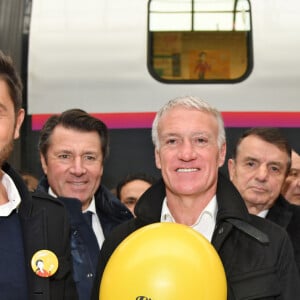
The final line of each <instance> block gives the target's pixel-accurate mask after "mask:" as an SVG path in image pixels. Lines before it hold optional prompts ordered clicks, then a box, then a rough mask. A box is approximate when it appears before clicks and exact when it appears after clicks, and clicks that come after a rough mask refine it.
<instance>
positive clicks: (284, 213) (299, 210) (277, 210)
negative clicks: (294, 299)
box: [266, 195, 300, 299]
mask: <svg viewBox="0 0 300 300" xmlns="http://www.w3.org/2000/svg"><path fill="white" fill-rule="evenodd" d="M266 219H269V220H271V221H273V222H274V223H276V224H278V225H279V226H281V227H283V228H284V229H285V230H286V231H287V233H288V235H289V237H290V239H291V241H292V244H293V248H294V253H295V259H296V263H297V267H298V270H299V273H300V206H298V205H293V204H290V203H289V202H288V201H287V200H285V199H284V197H283V196H281V195H280V196H279V197H278V199H277V200H276V202H275V203H274V205H273V206H272V207H271V208H270V210H269V212H268V214H267V216H266ZM299 299H300V296H299Z"/></svg>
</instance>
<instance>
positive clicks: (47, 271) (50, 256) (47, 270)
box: [31, 250, 58, 277]
mask: <svg viewBox="0 0 300 300" xmlns="http://www.w3.org/2000/svg"><path fill="white" fill-rule="evenodd" d="M31 268H32V270H33V272H34V273H35V274H36V275H37V276H40V277H50V276H52V275H53V274H55V272H56V271H57V269H58V259H57V257H56V255H55V254H54V253H53V252H52V251H50V250H39V251H37V252H36V253H35V254H34V255H33V256H32V259H31Z"/></svg>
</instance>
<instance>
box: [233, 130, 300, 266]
mask: <svg viewBox="0 0 300 300" xmlns="http://www.w3.org/2000/svg"><path fill="white" fill-rule="evenodd" d="M290 167H291V148H290V146H289V143H288V141H287V139H286V138H285V137H284V136H283V135H282V133H281V132H280V130H279V129H277V128H260V127H257V128H252V129H250V130H247V131H246V132H244V134H243V135H242V136H241V137H240V139H239V140H238V142H237V144H236V146H235V149H234V151H233V155H232V158H231V159H229V160H228V171H229V176H230V179H231V181H232V182H233V184H234V185H235V186H236V188H237V189H238V191H239V192H240V194H241V195H242V197H243V199H244V201H245V203H246V206H247V208H248V211H249V212H250V213H252V214H255V215H258V216H260V217H263V218H266V219H269V220H271V221H273V222H275V223H276V224H278V225H280V226H282V227H283V228H285V229H286V231H287V232H288V234H289V236H290V239H291V241H292V243H293V246H294V251H295V258H296V261H297V265H298V269H299V271H300V207H298V206H295V205H291V204H290V203H289V202H288V201H286V199H285V198H284V197H283V196H282V195H281V194H280V192H281V189H282V186H283V184H284V181H285V179H286V177H287V175H288V174H289V171H290Z"/></svg>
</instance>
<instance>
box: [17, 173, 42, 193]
mask: <svg viewBox="0 0 300 300" xmlns="http://www.w3.org/2000/svg"><path fill="white" fill-rule="evenodd" d="M20 174H21V176H22V178H23V180H24V182H25V183H26V185H27V187H28V190H29V191H30V192H34V191H35V190H36V188H37V186H38V183H39V180H38V179H37V178H36V177H35V176H34V175H32V174H30V173H28V172H25V171H20Z"/></svg>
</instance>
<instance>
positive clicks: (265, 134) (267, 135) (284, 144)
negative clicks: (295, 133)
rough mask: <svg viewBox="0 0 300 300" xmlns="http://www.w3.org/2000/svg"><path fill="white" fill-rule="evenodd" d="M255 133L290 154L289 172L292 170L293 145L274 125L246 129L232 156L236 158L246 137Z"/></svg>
mask: <svg viewBox="0 0 300 300" xmlns="http://www.w3.org/2000/svg"><path fill="white" fill-rule="evenodd" d="M250 135H254V136H257V137H258V138H260V139H261V140H263V141H265V142H267V143H270V144H272V145H274V146H276V147H277V148H278V149H280V150H281V151H284V152H286V154H287V155H288V165H287V173H288V172H289V171H290V168H291V155H292V154H291V153H292V150H291V146H290V144H289V142H288V140H287V139H286V138H285V136H284V135H283V134H282V132H281V131H280V130H279V129H278V128H273V127H254V128H250V129H248V130H246V131H245V132H244V133H243V134H242V136H241V137H240V138H239V139H238V141H237V143H236V145H235V147H234V149H233V151H232V158H233V159H236V156H237V152H238V148H239V145H240V144H241V142H242V141H243V139H245V138H246V137H248V136H250Z"/></svg>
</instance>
